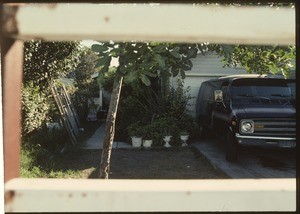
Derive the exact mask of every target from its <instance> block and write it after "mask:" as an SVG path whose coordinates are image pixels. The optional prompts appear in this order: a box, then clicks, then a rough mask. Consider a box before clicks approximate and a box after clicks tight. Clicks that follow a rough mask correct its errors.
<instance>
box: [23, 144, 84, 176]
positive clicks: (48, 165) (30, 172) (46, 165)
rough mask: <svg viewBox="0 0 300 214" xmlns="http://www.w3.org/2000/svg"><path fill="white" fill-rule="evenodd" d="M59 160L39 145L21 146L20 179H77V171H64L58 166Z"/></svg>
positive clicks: (78, 172)
mask: <svg viewBox="0 0 300 214" xmlns="http://www.w3.org/2000/svg"><path fill="white" fill-rule="evenodd" d="M58 161H59V160H55V157H54V156H52V155H51V153H49V151H47V150H46V149H44V148H43V147H41V146H40V145H39V144H29V143H25V144H22V147H21V177H22V178H77V177H79V175H80V171H79V170H70V169H69V170H65V169H62V168H61V167H60V166H59V164H58V163H59V162H58Z"/></svg>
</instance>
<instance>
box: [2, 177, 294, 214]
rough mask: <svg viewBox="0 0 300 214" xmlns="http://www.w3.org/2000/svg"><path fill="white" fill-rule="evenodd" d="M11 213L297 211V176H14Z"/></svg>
mask: <svg viewBox="0 0 300 214" xmlns="http://www.w3.org/2000/svg"><path fill="white" fill-rule="evenodd" d="M5 198H6V204H5V205H6V206H5V211H7V212H87V211H89V212H90V211H93V212H100V211H104V212H108V211H109V212H117V211H125V212H127V211H128V212H129V211H130V212H133V211H134V212H141V211H148V212H152V211H294V210H295V209H296V179H235V180H234V179H225V180H220V179H219V180H188V181H186V180H85V179H67V180H66V179H65V180H64V179H13V180H10V181H8V182H7V183H6V185H5Z"/></svg>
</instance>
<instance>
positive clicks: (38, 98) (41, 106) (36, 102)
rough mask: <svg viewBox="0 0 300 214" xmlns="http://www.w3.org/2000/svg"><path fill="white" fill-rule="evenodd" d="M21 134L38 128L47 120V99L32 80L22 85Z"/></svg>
mask: <svg viewBox="0 0 300 214" xmlns="http://www.w3.org/2000/svg"><path fill="white" fill-rule="evenodd" d="M21 100H22V135H23V136H26V135H28V134H29V133H31V132H33V131H35V130H36V129H38V128H40V127H41V126H42V125H43V124H44V123H45V122H47V120H49V115H48V114H49V110H50V103H49V99H48V97H47V96H46V94H44V93H43V92H41V90H40V89H39V87H38V86H36V85H35V84H34V83H33V82H32V81H31V82H28V83H27V84H26V85H24V84H23V87H22V99H21Z"/></svg>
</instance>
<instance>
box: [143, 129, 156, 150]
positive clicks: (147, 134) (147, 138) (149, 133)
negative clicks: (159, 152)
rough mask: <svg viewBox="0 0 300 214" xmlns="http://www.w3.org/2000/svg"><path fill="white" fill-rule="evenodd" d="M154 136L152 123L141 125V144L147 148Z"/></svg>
mask: <svg viewBox="0 0 300 214" xmlns="http://www.w3.org/2000/svg"><path fill="white" fill-rule="evenodd" d="M154 138H156V132H155V129H154V126H153V125H152V124H148V125H146V126H144V127H143V139H144V142H143V146H144V147H146V148H149V147H151V146H152V143H153V140H154Z"/></svg>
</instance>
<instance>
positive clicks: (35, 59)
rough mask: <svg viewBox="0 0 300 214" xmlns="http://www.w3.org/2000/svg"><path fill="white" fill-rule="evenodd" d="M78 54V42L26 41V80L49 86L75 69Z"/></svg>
mask: <svg viewBox="0 0 300 214" xmlns="http://www.w3.org/2000/svg"><path fill="white" fill-rule="evenodd" d="M78 56H79V43H78V42H42V41H28V42H25V43H24V71H23V75H24V76H23V77H24V82H27V81H34V82H35V83H36V84H38V85H39V86H41V87H47V86H48V85H49V84H50V83H52V81H53V80H55V79H57V78H58V77H61V76H64V75H66V74H67V73H69V72H70V71H71V70H73V69H74V68H75V66H76V65H77V63H78Z"/></svg>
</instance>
